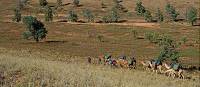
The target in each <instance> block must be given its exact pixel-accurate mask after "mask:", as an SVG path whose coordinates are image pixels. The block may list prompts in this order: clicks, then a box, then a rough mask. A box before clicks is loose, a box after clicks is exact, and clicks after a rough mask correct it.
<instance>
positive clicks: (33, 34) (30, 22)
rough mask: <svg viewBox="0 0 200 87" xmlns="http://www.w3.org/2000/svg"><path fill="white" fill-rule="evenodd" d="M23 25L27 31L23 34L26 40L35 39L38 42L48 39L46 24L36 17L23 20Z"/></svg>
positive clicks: (27, 17)
mask: <svg viewBox="0 0 200 87" xmlns="http://www.w3.org/2000/svg"><path fill="white" fill-rule="evenodd" d="M23 23H24V24H25V25H26V28H27V30H26V31H25V32H24V33H23V36H24V38H25V39H27V40H30V39H34V40H35V41H36V42H39V40H42V39H44V38H45V37H46V34H47V30H46V28H45V27H44V24H43V23H42V22H40V21H38V20H37V18H36V17H33V16H26V17H24V18H23Z"/></svg>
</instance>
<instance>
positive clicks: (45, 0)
mask: <svg viewBox="0 0 200 87" xmlns="http://www.w3.org/2000/svg"><path fill="white" fill-rule="evenodd" d="M39 4H40V6H42V7H44V6H46V5H47V4H48V2H47V0H39Z"/></svg>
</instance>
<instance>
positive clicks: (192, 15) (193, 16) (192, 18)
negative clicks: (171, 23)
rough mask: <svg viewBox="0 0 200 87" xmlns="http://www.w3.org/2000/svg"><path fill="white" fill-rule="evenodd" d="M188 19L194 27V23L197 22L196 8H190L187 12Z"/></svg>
mask: <svg viewBox="0 0 200 87" xmlns="http://www.w3.org/2000/svg"><path fill="white" fill-rule="evenodd" d="M186 18H187V20H188V22H189V23H191V24H192V25H194V23H195V22H196V21H197V9H196V8H194V7H190V8H189V9H188V11H187V12H186Z"/></svg>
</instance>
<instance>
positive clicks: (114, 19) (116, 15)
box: [110, 8, 120, 22]
mask: <svg viewBox="0 0 200 87" xmlns="http://www.w3.org/2000/svg"><path fill="white" fill-rule="evenodd" d="M110 16H111V21H112V22H118V21H119V18H120V16H119V13H118V10H117V9H116V8H113V9H112V10H111V13H110Z"/></svg>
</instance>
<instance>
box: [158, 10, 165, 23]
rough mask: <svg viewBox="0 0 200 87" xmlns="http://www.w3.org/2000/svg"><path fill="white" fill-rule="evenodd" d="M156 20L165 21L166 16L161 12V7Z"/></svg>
mask: <svg viewBox="0 0 200 87" xmlns="http://www.w3.org/2000/svg"><path fill="white" fill-rule="evenodd" d="M156 20H157V22H162V21H164V16H163V13H162V12H161V10H160V8H158V10H157V13H156Z"/></svg>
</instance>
